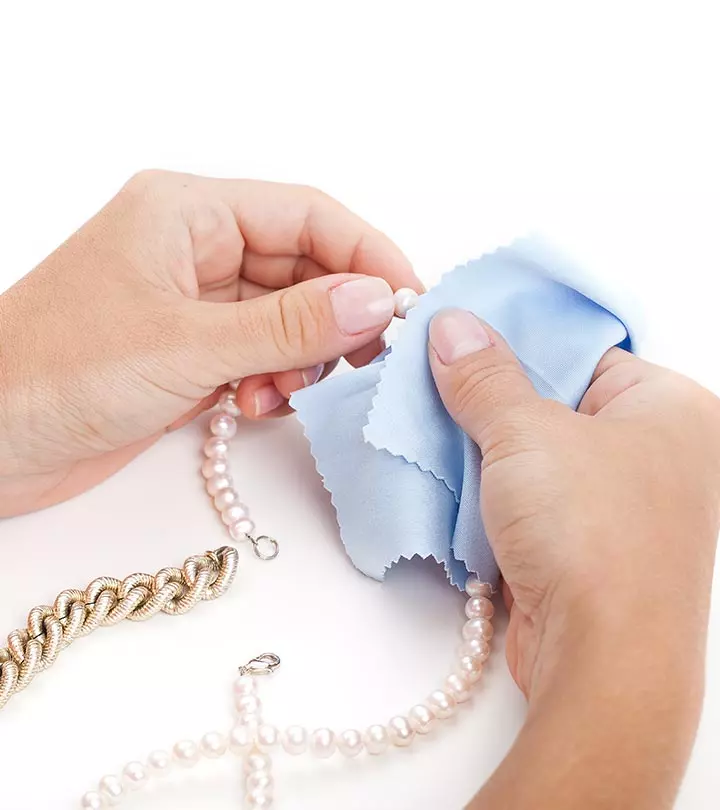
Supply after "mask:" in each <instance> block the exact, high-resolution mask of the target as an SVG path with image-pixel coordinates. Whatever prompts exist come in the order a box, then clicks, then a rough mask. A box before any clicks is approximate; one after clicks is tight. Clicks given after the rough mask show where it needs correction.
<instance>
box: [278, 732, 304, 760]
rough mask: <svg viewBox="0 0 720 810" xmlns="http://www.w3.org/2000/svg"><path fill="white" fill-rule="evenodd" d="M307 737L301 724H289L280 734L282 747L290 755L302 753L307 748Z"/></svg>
mask: <svg viewBox="0 0 720 810" xmlns="http://www.w3.org/2000/svg"><path fill="white" fill-rule="evenodd" d="M307 737H308V734H307V730H306V729H304V728H303V727H302V726H289V727H288V728H286V729H285V733H284V734H283V735H282V744H283V748H284V749H285V751H287V753H288V754H291V755H292V756H297V755H298V754H304V753H305V751H306V750H307Z"/></svg>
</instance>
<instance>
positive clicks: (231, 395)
mask: <svg viewBox="0 0 720 810" xmlns="http://www.w3.org/2000/svg"><path fill="white" fill-rule="evenodd" d="M218 405H219V406H220V410H222V412H223V413H226V414H227V415H228V416H233V417H235V416H240V408H238V405H237V399H236V398H235V392H234V391H223V393H222V394H220V399H219V400H218Z"/></svg>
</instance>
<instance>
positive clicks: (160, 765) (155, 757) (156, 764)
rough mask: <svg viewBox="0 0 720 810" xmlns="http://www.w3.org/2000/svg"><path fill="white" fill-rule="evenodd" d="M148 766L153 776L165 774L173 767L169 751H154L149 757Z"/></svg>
mask: <svg viewBox="0 0 720 810" xmlns="http://www.w3.org/2000/svg"><path fill="white" fill-rule="evenodd" d="M147 766H148V770H149V771H150V773H151V774H153V776H165V774H166V773H167V772H168V771H169V770H170V769H171V768H172V757H171V756H170V754H168V752H167V751H153V752H152V754H150V756H149V757H148V761H147Z"/></svg>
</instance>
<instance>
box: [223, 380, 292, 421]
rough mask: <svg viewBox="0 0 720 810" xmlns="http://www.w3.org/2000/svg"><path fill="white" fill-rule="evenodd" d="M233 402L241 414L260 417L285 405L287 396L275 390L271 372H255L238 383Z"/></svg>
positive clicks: (255, 417)
mask: <svg viewBox="0 0 720 810" xmlns="http://www.w3.org/2000/svg"><path fill="white" fill-rule="evenodd" d="M235 402H236V403H237V406H238V408H240V412H241V413H242V415H243V416H245V417H247V418H248V419H260V418H262V417H265V416H267V415H268V414H271V413H273V412H274V411H276V410H277V409H278V408H280V407H281V406H283V405H286V404H287V398H286V397H284V396H283V395H282V394H281V393H280V392H279V391H278V390H277V388H276V386H275V383H274V382H273V375H272V374H256V375H254V376H252V377H247V378H246V379H244V380H243V381H242V382H241V383H240V385H238V387H237V390H236V391H235Z"/></svg>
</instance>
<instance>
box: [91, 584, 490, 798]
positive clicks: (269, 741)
mask: <svg viewBox="0 0 720 810" xmlns="http://www.w3.org/2000/svg"><path fill="white" fill-rule="evenodd" d="M466 591H467V593H468V596H469V599H468V601H467V604H466V608H465V613H466V615H467V616H470V617H471V618H468V619H467V621H466V622H465V624H464V625H463V628H462V633H461V636H462V638H463V639H464V643H463V644H461V646H460V648H459V650H458V657H457V660H456V662H455V666H454V667H453V670H452V671H451V673H450V674H449V675H448V676H447V678H446V679H445V681H444V683H443V685H442V687H441V688H439V689H436V690H434V691H433V692H431V693H430V695H429V696H428V697H427V699H426V700H425V701H424V702H422V703H418V704H416V705H415V706H413V707H412V708H411V709H410V710H409V711H408V712H407V714H400V715H395V716H394V717H392V718H391V719H390V720H389V721H388V722H387V723H383V724H374V725H370V726H368V727H367V728H366V729H365V731H364V732H363V731H361V730H359V729H345V730H344V731H340V732H336V731H333V730H332V729H331V728H329V727H319V728H317V729H314V730H311V729H308V728H305V727H304V726H298V725H291V726H287V727H286V728H285V730H284V731H280V729H279V728H278V727H277V726H275V725H272V724H270V723H267V722H265V720H264V717H263V706H262V702H261V700H260V697H259V695H258V678H259V677H261V676H264V675H270V674H271V673H273V672H274V671H275V670H276V669H277V668H278V667H279V666H280V658H279V657H278V656H277V655H275V653H263V654H262V655H258V656H257V657H256V658H253V659H252V660H250V661H248V663H247V664H245V665H244V666H242V667H240V668H239V675H238V677H237V679H236V680H235V682H234V684H233V699H234V704H235V712H236V720H235V724H234V725H233V726H232V727H231V728H230V730H229V731H228V732H227V733H224V732H220V731H211V732H208V733H207V734H205V735H203V736H202V737H201V738H200V740H199V741H197V742H196V741H195V740H190V739H184V740H179V741H178V742H176V743H174V744H173V745H171V746H170V748H169V749H167V750H161V751H154V752H153V753H152V754H150V756H149V757H148V758H147V760H145V761H144V762H143V761H136V760H134V761H132V762H130V763H128V764H127V765H126V766H125V767H124V768H122V769H121V771H120V776H115V775H112V774H111V775H107V776H104V777H103V778H102V779H100V780H99V782H98V786H97V788H96V789H95V790H91V791H89V792H88V793H86V794H85V795H84V796H83V797H82V799H81V800H80V807H81V808H84V810H103V809H104V808H106V807H113V806H115V805H117V804H119V803H120V802H121V801H122V800H123V799H124V798H126V797H128V796H129V795H130V793H132V792H134V791H136V790H140V789H141V788H143V787H145V785H146V784H148V783H149V782H150V781H151V778H154V777H156V776H157V777H163V776H164V775H165V774H166V772H167V771H168V770H171V769H177V768H192V767H194V766H195V765H197V764H198V762H200V761H201V760H202V759H218V758H220V757H222V756H225V755H226V754H231V755H233V756H237V757H239V758H240V760H241V763H242V769H243V770H242V772H243V775H244V791H245V795H244V805H243V806H244V807H245V808H248V810H264V809H265V808H271V807H272V806H273V801H274V791H273V788H274V780H273V756H274V755H275V754H276V753H279V752H280V751H281V750H284V751H285V753H287V754H289V755H291V756H298V755H300V754H310V755H312V756H314V757H315V758H316V759H330V758H331V757H333V756H335V755H336V754H339V755H341V756H343V757H347V758H349V759H350V758H354V757H357V756H359V755H361V754H367V755H368V756H379V755H380V754H384V753H386V752H387V751H389V750H391V749H392V748H406V747H408V746H410V745H412V744H413V743H414V742H415V741H416V740H417V738H418V736H422V735H425V734H427V733H428V732H430V731H432V730H433V729H434V727H435V726H436V725H437V723H438V722H441V721H443V720H445V719H447V718H449V717H452V716H453V715H454V714H455V713H456V712H457V711H458V710H459V708H460V707H461V706H462V704H464V703H466V702H467V701H469V700H470V697H471V692H472V689H473V686H475V684H477V683H478V681H479V680H480V676H481V675H482V671H483V665H484V663H485V661H487V659H488V657H489V655H490V640H491V639H492V636H493V626H492V622H491V619H492V616H493V604H492V602H491V601H490V596H491V595H492V588H491V586H490V585H489V584H488V583H486V582H481V581H480V580H479V579H478V578H477V577H470V579H469V580H468V582H467V585H466ZM477 614H482V615H477ZM168 751H171V752H172V754H170V753H168Z"/></svg>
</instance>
